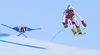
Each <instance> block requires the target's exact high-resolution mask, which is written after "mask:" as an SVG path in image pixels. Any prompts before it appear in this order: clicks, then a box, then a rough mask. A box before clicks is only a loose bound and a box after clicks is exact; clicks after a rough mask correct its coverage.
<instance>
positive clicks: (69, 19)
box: [62, 5, 86, 35]
mask: <svg viewBox="0 0 100 55" xmlns="http://www.w3.org/2000/svg"><path fill="white" fill-rule="evenodd" d="M74 15H76V16H77V17H78V18H79V19H80V20H81V22H82V24H83V26H84V27H86V24H85V22H84V20H83V19H82V17H81V16H80V15H79V14H78V13H77V12H76V11H75V10H74V6H73V5H68V7H67V9H66V10H65V11H64V12H63V17H62V20H63V21H62V24H63V25H64V28H68V23H69V24H70V28H71V31H72V32H73V34H74V35H75V34H76V33H77V32H78V34H82V32H81V30H80V26H79V24H78V22H77V19H76V18H75V17H73V16H74ZM73 24H75V26H76V28H77V32H76V31H75V29H74V27H73Z"/></svg>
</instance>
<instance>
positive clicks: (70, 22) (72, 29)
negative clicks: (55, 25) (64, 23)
mask: <svg viewBox="0 0 100 55" xmlns="http://www.w3.org/2000/svg"><path fill="white" fill-rule="evenodd" d="M68 22H69V24H70V28H71V31H72V32H73V34H74V35H75V34H76V31H75V29H74V27H73V25H72V21H71V20H70V19H68Z"/></svg>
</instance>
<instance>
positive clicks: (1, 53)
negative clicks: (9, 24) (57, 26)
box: [0, 36, 100, 55]
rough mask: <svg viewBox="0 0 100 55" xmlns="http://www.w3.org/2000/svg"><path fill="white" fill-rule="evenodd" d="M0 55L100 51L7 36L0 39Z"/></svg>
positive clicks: (75, 54) (94, 54)
mask: <svg viewBox="0 0 100 55" xmlns="http://www.w3.org/2000/svg"><path fill="white" fill-rule="evenodd" d="M0 55H100V50H94V49H87V48H79V47H72V46H66V45H60V44H55V43H50V42H45V41H41V40H35V39H30V38H24V37H17V36H7V37H1V38H0Z"/></svg>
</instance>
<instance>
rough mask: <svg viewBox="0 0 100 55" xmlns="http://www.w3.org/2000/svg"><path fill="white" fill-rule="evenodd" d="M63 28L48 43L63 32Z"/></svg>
mask: <svg viewBox="0 0 100 55" xmlns="http://www.w3.org/2000/svg"><path fill="white" fill-rule="evenodd" d="M64 29H65V28H63V29H62V30H60V31H59V32H58V33H57V34H56V35H55V36H54V37H53V38H52V39H51V40H50V41H49V42H51V41H52V40H53V39H54V38H55V37H56V36H57V35H58V34H59V33H60V32H61V31H63V30H64Z"/></svg>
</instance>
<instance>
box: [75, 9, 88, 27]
mask: <svg viewBox="0 0 100 55" xmlns="http://www.w3.org/2000/svg"><path fill="white" fill-rule="evenodd" d="M74 13H75V15H76V16H77V17H78V18H79V19H80V20H81V22H82V24H83V26H84V27H86V24H85V22H84V20H83V19H82V17H81V16H80V15H79V14H78V13H77V12H76V11H74Z"/></svg>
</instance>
